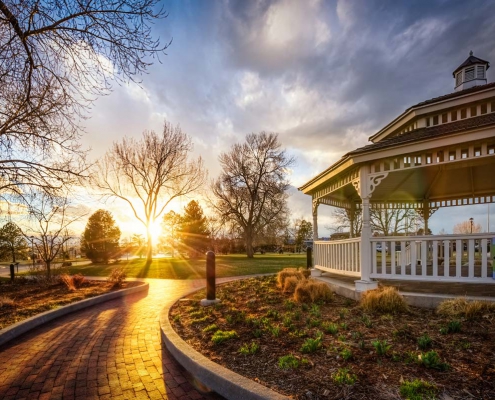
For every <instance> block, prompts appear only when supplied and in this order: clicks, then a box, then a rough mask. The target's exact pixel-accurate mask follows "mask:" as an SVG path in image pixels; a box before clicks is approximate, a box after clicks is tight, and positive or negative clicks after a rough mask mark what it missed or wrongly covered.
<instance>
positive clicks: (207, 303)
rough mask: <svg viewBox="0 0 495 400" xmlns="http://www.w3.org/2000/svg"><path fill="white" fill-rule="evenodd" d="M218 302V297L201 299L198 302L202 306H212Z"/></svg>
mask: <svg viewBox="0 0 495 400" xmlns="http://www.w3.org/2000/svg"><path fill="white" fill-rule="evenodd" d="M218 303H220V300H219V299H215V300H208V299H202V300H201V301H200V302H199V304H200V305H202V306H203V307H209V306H213V305H215V304H218Z"/></svg>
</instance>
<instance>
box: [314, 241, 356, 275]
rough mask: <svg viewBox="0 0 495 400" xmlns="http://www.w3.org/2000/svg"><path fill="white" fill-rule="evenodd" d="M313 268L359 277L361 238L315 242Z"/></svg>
mask: <svg viewBox="0 0 495 400" xmlns="http://www.w3.org/2000/svg"><path fill="white" fill-rule="evenodd" d="M313 252H314V260H315V262H314V263H315V268H317V269H320V270H323V271H327V272H333V273H336V274H342V275H351V276H356V277H360V276H361V238H353V239H344V240H332V241H317V242H314V245H313Z"/></svg>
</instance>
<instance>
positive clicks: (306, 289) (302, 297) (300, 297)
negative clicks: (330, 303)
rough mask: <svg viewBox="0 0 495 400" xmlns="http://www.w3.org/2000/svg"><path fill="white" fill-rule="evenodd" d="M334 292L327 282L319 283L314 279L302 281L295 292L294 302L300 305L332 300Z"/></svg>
mask: <svg viewBox="0 0 495 400" xmlns="http://www.w3.org/2000/svg"><path fill="white" fill-rule="evenodd" d="M332 296H333V293H332V291H331V290H330V288H329V287H328V285H327V284H326V283H325V282H318V281H315V280H313V279H305V280H303V281H300V282H299V283H298V285H297V286H296V289H295V291H294V300H295V301H297V302H299V303H313V302H315V301H320V300H323V301H327V300H331V299H332Z"/></svg>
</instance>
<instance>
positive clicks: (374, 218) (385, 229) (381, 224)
mask: <svg viewBox="0 0 495 400" xmlns="http://www.w3.org/2000/svg"><path fill="white" fill-rule="evenodd" d="M370 218H371V228H372V229H373V230H374V231H375V232H378V233H380V234H382V235H385V236H388V235H392V236H393V235H397V234H398V233H403V232H415V233H416V230H417V229H416V228H415V224H414V222H415V221H418V222H419V221H420V217H419V215H418V213H416V211H414V210H410V209H407V210H403V209H388V208H385V209H381V210H380V209H371V210H370Z"/></svg>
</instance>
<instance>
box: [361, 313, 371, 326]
mask: <svg viewBox="0 0 495 400" xmlns="http://www.w3.org/2000/svg"><path fill="white" fill-rule="evenodd" d="M361 321H363V324H364V326H365V327H366V328H371V327H372V326H373V322H371V318H370V317H368V316H367V315H366V314H364V315H363V316H362V317H361Z"/></svg>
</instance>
